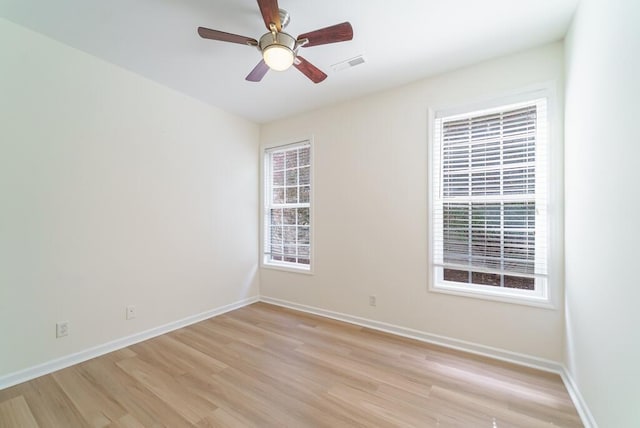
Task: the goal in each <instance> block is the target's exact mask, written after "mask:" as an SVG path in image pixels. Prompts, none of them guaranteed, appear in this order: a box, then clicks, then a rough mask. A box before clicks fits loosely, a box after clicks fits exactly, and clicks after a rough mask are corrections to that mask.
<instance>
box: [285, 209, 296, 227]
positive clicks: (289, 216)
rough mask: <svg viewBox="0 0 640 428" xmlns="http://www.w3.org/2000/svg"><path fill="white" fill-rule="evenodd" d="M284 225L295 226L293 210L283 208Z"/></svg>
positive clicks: (294, 212)
mask: <svg viewBox="0 0 640 428" xmlns="http://www.w3.org/2000/svg"><path fill="white" fill-rule="evenodd" d="M282 215H283V223H284V224H296V210H295V208H285V209H283V210H282Z"/></svg>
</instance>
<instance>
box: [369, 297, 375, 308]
mask: <svg viewBox="0 0 640 428" xmlns="http://www.w3.org/2000/svg"><path fill="white" fill-rule="evenodd" d="M375 305H376V296H369V306H375Z"/></svg>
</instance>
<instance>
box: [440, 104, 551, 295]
mask: <svg viewBox="0 0 640 428" xmlns="http://www.w3.org/2000/svg"><path fill="white" fill-rule="evenodd" d="M434 129H435V132H434V146H433V169H434V176H433V185H434V187H433V189H432V192H433V199H432V200H433V208H434V212H433V222H432V237H433V242H432V245H433V260H432V264H433V268H434V286H435V287H436V288H451V289H459V290H460V289H461V290H471V291H475V292H489V293H493V294H496V293H505V294H518V293H519V295H520V296H530V297H546V274H547V272H546V269H547V248H546V236H547V220H546V206H547V196H546V195H547V193H546V186H547V184H546V178H547V166H546V141H547V117H546V99H536V100H533V101H530V102H525V103H519V104H512V105H507V106H502V107H499V108H494V109H491V110H483V111H474V112H467V113H464V114H456V115H446V114H439V115H437V117H436V120H435V128H434Z"/></svg>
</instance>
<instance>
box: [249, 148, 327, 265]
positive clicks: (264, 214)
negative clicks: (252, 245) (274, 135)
mask: <svg viewBox="0 0 640 428" xmlns="http://www.w3.org/2000/svg"><path fill="white" fill-rule="evenodd" d="M305 146H308V147H309V155H310V164H309V167H310V177H309V179H310V180H309V181H310V195H309V202H308V203H298V204H295V205H287V206H289V207H291V208H304V207H308V208H309V253H310V256H309V264H308V265H306V264H302V263H294V262H286V261H278V260H271V259H270V257H269V254H267V251H266V249H267V245H268V243H269V242H270V240H271V237H270V230H271V229H270V225H269V212H270V208H271V207H272V206H273V204H271V201H272V191H271V190H272V186H271V181H270V180H271V165H270V160H269V159H270V158H269V157H270V153H273V152H277V151H280V150H283V151H284V150H290V149H296V148H299V147H305ZM313 162H314V153H313V138H311V137H309V138H303V139H297V140H295V141H294V142H290V143H272V144H265V145H264V146H263V147H262V150H261V165H262V174H261V176H262V183H261V184H262V185H261V193H262V195H261V200H262V203H261V213H260V215H261V218H262V221H261V231H260V237H261V242H260V244H261V245H260V267H262V268H268V269H275V270H282V271H288V272H295V273H303V274H313V267H314V256H315V251H314V233H313V229H314V227H313V223H314V221H313V194H314V167H313ZM285 205H286V204H283V205H282V207H284V206H285Z"/></svg>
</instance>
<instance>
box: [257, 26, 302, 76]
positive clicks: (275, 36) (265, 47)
mask: <svg viewBox="0 0 640 428" xmlns="http://www.w3.org/2000/svg"><path fill="white" fill-rule="evenodd" d="M258 47H259V48H260V51H262V59H264V62H265V63H266V64H267V65H268V66H269V68H270V69H272V70H276V71H284V70H286V69H288V68H289V67H291V65H292V64H293V60H294V59H295V58H296V54H295V53H294V51H295V49H296V39H294V38H293V37H292V36H291V35H289V34H287V33H283V32H282V31H281V32H279V33H266V34H265V35H263V36H262V37H260V42H259V43H258Z"/></svg>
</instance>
